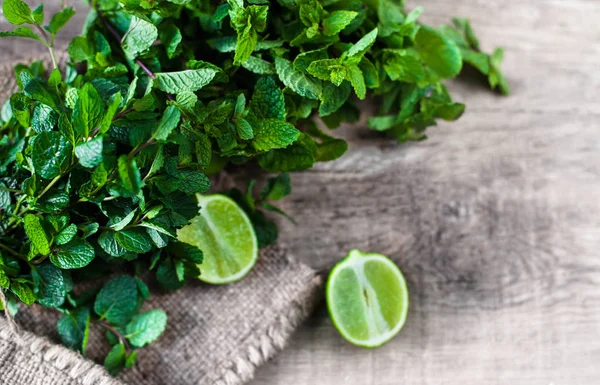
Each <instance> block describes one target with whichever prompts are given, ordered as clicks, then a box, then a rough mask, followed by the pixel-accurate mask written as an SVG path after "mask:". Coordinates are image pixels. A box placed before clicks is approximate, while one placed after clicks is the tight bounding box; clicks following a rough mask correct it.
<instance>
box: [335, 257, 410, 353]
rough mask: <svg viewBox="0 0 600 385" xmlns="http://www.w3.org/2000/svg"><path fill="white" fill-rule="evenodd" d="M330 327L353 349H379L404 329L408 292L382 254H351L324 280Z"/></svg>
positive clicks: (398, 274)
mask: <svg viewBox="0 0 600 385" xmlns="http://www.w3.org/2000/svg"><path fill="white" fill-rule="evenodd" d="M326 296H327V306H328V308H329V314H330V316H331V319H332V320H333V324H334V325H335V327H336V328H337V330H338V331H339V332H340V334H341V335H342V336H343V337H344V338H345V339H346V340H348V341H349V342H351V343H353V344H354V345H358V346H362V347H365V348H374V347H377V346H381V345H383V344H384V343H386V342H388V341H389V340H391V339H392V338H393V337H394V336H395V335H396V334H398V332H399V331H400V329H402V326H403V325H404V322H405V321H406V314H407V313H408V289H407V288H406V281H405V280H404V276H403V275H402V272H400V269H398V266H396V264H395V263H394V262H392V261H391V260H390V259H389V258H387V257H386V256H384V255H381V254H374V253H364V252H362V251H359V250H352V251H350V253H349V254H348V256H347V257H346V258H345V259H344V260H342V261H341V262H340V263H338V264H337V265H336V266H335V267H334V268H333V270H332V271H331V273H330V274H329V279H328V280H327V293H326Z"/></svg>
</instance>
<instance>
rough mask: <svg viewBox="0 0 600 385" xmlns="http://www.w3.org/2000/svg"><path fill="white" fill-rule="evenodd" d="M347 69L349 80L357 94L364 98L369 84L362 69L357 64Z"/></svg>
mask: <svg viewBox="0 0 600 385" xmlns="http://www.w3.org/2000/svg"><path fill="white" fill-rule="evenodd" d="M347 71H348V72H347V77H348V80H350V83H351V84H352V87H353V88H354V92H355V93H356V96H358V98H359V99H361V100H363V99H364V98H365V97H366V96H367V86H366V84H365V78H364V76H363V73H362V71H361V70H360V68H358V67H357V66H351V67H349V68H348V70H347Z"/></svg>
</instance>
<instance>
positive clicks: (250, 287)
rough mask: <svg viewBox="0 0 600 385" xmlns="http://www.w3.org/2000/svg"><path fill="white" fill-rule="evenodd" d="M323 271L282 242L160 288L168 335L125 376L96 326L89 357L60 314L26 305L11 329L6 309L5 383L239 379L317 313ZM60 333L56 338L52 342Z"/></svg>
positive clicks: (157, 301)
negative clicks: (112, 369) (238, 270)
mask: <svg viewBox="0 0 600 385" xmlns="http://www.w3.org/2000/svg"><path fill="white" fill-rule="evenodd" d="M11 68H12V65H8V64H3V65H0V100H1V101H2V102H3V101H4V100H6V99H7V95H9V94H10V92H12V91H13V90H14V87H15V85H14V80H13V78H14V76H13V74H12V73H11V72H10V71H11ZM320 286H321V278H320V276H318V275H317V274H316V273H315V272H314V271H313V270H312V269H310V268H309V267H307V266H305V265H303V264H301V263H298V262H295V261H293V259H291V258H290V257H289V253H288V252H287V251H286V250H283V249H281V248H278V247H268V248H265V249H263V250H261V253H260V258H259V261H258V262H257V264H256V267H255V268H254V269H253V270H252V271H251V272H250V273H249V274H248V276H246V277H245V278H244V279H243V280H241V281H239V282H237V283H234V284H230V285H223V286H210V285H204V284H201V283H199V282H194V283H192V284H190V285H188V286H187V287H186V288H184V289H182V290H179V291H176V292H172V293H155V294H153V296H152V297H151V298H150V300H149V301H147V303H146V304H145V307H148V308H161V309H163V310H165V311H166V312H167V314H168V316H169V321H168V325H167V330H166V331H165V333H164V334H163V335H162V336H161V338H160V339H159V340H158V341H157V342H155V343H153V344H151V345H149V346H147V347H145V348H143V349H140V350H139V356H140V358H139V360H138V364H137V365H136V367H134V368H132V369H128V370H125V371H124V372H122V373H121V375H120V376H119V380H120V381H121V383H120V382H118V381H117V380H115V379H113V378H111V377H110V376H108V375H107V374H106V373H105V372H104V370H103V369H102V368H101V367H100V366H99V365H96V364H94V363H93V362H92V361H96V362H100V361H101V360H102V358H103V355H104V354H105V353H106V352H107V349H108V347H107V346H106V345H105V343H104V341H103V338H102V335H101V331H100V330H99V329H100V328H98V327H96V328H94V327H92V332H91V334H90V341H89V343H88V349H87V358H84V357H82V356H81V355H78V354H76V353H74V352H71V351H69V350H67V349H65V348H63V347H61V346H58V345H55V344H54V343H53V342H56V341H57V333H56V320H57V319H58V314H57V313H56V312H55V311H53V310H50V309H45V308H42V307H41V306H38V305H34V306H31V307H28V308H22V309H21V311H20V312H19V313H18V314H17V317H16V321H17V324H18V325H19V330H18V331H17V332H13V331H11V330H10V328H9V326H8V324H7V322H6V321H5V320H4V319H2V318H1V317H0V384H2V385H38V384H40V385H41V384H43V385H54V384H56V385H71V384H78V385H88V384H89V385H92V384H93V385H118V384H125V385H142V384H143V385H192V384H194V385H209V384H210V385H237V384H242V383H244V382H246V381H248V380H250V379H251V378H252V376H253V374H254V371H255V369H256V368H257V367H258V366H259V365H261V364H262V363H264V362H265V361H266V360H267V359H269V358H270V357H272V356H273V354H275V352H277V351H278V350H280V349H281V348H283V346H284V345H285V343H286V340H287V339H288V338H289V336H290V334H291V333H292V332H293V330H294V329H295V328H296V327H297V326H298V325H299V324H300V323H301V322H302V321H303V320H304V319H305V318H306V317H307V316H308V314H310V312H311V311H312V309H313V307H314V304H315V301H316V300H317V298H318V297H319V295H318V293H319V291H320V290H319V289H320ZM50 341H53V342H50Z"/></svg>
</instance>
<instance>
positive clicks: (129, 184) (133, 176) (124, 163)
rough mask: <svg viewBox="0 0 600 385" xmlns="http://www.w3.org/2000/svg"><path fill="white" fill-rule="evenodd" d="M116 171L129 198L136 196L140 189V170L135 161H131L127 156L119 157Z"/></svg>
mask: <svg viewBox="0 0 600 385" xmlns="http://www.w3.org/2000/svg"><path fill="white" fill-rule="evenodd" d="M117 169H118V171H119V178H120V179H121V182H122V184H123V187H125V189H126V190H127V191H128V192H129V193H130V195H131V196H135V195H137V194H138V193H139V192H140V189H141V188H142V176H141V175H140V169H139V168H138V167H137V165H136V162H135V159H131V158H129V157H128V156H127V155H121V156H120V157H119V161H118V168H117Z"/></svg>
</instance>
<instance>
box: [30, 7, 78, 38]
mask: <svg viewBox="0 0 600 385" xmlns="http://www.w3.org/2000/svg"><path fill="white" fill-rule="evenodd" d="M73 16H75V10H74V9H73V8H72V7H66V8H63V9H62V10H61V11H60V12H58V13H56V14H54V16H52V19H51V20H50V24H48V26H47V27H46V30H47V31H48V32H50V33H51V34H52V35H53V36H54V35H56V34H57V33H58V31H60V30H61V29H62V28H63V27H64V26H65V25H66V24H67V23H68V22H69V20H71V18H72V17H73ZM38 24H40V23H38Z"/></svg>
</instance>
